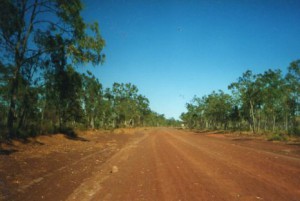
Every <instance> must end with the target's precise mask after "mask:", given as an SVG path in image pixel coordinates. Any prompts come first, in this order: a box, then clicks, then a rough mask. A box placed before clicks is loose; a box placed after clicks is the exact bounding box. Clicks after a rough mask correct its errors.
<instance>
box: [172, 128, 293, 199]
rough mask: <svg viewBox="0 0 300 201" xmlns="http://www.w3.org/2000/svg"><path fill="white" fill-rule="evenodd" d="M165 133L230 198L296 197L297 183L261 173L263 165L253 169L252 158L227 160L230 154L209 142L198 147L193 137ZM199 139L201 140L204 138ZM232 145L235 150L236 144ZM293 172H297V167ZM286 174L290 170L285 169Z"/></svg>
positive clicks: (174, 145) (175, 146)
mask: <svg viewBox="0 0 300 201" xmlns="http://www.w3.org/2000/svg"><path fill="white" fill-rule="evenodd" d="M166 135H167V136H168V138H175V139H177V140H171V139H169V143H171V144H172V146H173V148H174V149H175V148H178V147H180V149H179V148H178V149H179V150H180V151H181V154H182V155H184V156H185V157H187V158H189V159H190V161H193V162H194V163H195V164H198V167H201V169H202V170H205V172H206V174H207V175H209V176H210V177H211V179H212V180H216V181H218V185H220V186H223V188H224V189H226V192H227V193H229V194H230V195H231V196H232V199H231V200H233V199H236V198H238V199H242V200H255V199H264V198H265V200H298V196H299V189H298V186H294V185H291V183H284V182H282V180H281V178H280V177H279V178H278V177H276V176H275V177H274V176H270V175H265V174H264V172H262V171H261V170H262V168H264V166H261V165H260V169H254V168H252V167H251V166H250V165H249V164H251V163H252V162H255V163H256V161H251V160H242V161H241V158H238V159H237V158H235V159H231V157H227V156H230V155H227V154H226V152H222V149H221V150H218V149H217V150H216V147H214V145H213V144H211V143H210V144H209V145H210V146H211V147H209V148H207V147H202V146H201V144H198V145H197V143H195V142H197V141H196V139H194V137H193V139H192V140H191V139H189V140H187V139H186V137H187V136H184V137H181V136H178V135H174V134H171V133H168V132H166ZM202 140H203V141H205V138H203V139H202ZM222 145H223V146H224V147H227V146H229V148H231V145H230V144H228V145H227V146H226V144H222ZM233 148H234V149H237V148H236V147H233ZM223 151H224V149H223ZM195 153H196V154H195ZM240 154H241V153H240ZM241 155H243V154H241ZM272 165H273V166H274V165H276V164H272ZM269 172H273V170H272V169H269ZM297 172H299V169H298V171H297ZM275 174H276V172H275ZM286 174H290V173H289V172H286ZM292 175H293V176H294V177H295V176H297V174H296V173H295V172H294V174H293V173H292ZM298 175H299V174H298ZM294 179H295V178H294ZM297 182H299V181H297V180H296V182H295V183H297ZM287 184H289V185H287ZM291 195H292V196H291Z"/></svg>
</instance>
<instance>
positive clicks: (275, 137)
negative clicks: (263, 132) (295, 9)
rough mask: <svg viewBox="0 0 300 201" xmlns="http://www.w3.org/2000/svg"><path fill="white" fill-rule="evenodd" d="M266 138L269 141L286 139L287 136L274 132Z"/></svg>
mask: <svg viewBox="0 0 300 201" xmlns="http://www.w3.org/2000/svg"><path fill="white" fill-rule="evenodd" d="M268 140H270V141H286V140H287V137H286V135H284V134H282V133H274V134H271V135H269V136H268Z"/></svg>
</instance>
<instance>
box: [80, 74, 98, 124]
mask: <svg viewBox="0 0 300 201" xmlns="http://www.w3.org/2000/svg"><path fill="white" fill-rule="evenodd" d="M82 80H83V90H82V99H83V106H84V110H85V117H86V122H87V127H88V128H92V129H94V128H95V124H97V127H98V126H99V124H100V122H99V121H100V118H99V117H100V116H101V104H102V103H101V99H102V85H101V84H100V82H99V80H98V79H96V78H95V76H94V75H92V73H91V72H89V71H88V72H87V75H85V74H83V75H82Z"/></svg>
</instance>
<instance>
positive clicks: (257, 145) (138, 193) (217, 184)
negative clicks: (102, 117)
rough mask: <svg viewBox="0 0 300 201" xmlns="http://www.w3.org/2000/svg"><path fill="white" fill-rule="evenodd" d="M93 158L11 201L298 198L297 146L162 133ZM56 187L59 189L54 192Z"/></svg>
mask: <svg viewBox="0 0 300 201" xmlns="http://www.w3.org/2000/svg"><path fill="white" fill-rule="evenodd" d="M93 154H94V155H92V156H90V157H89V158H88V159H85V160H84V161H82V162H84V163H90V164H92V166H91V165H89V164H85V166H87V168H89V169H88V170H84V169H81V168H83V167H85V166H83V165H80V164H77V166H78V169H77V170H76V173H74V174H70V172H65V173H64V174H62V173H61V172H59V171H58V172H57V173H53V175H51V176H49V177H48V178H44V179H43V181H36V183H33V184H31V187H30V188H24V191H23V192H22V193H21V195H19V196H12V197H10V198H13V199H15V200H25V201H26V200H54V199H53V198H56V199H55V200H68V201H71V200H80V201H84V200H86V201H96V200H101V201H103V200H108V201H109V200H122V201H126V200H128V201H133V200H166V201H169V200H171V201H173V200H176V201H178V200H181V201H183V200H191V201H193V200H230V201H231V200H245V201H248V200H272V201H276V200H278V201H284V200H287V201H296V200H298V201H299V200H300V147H299V146H296V145H284V144H281V143H272V142H265V141H258V140H251V139H248V138H234V137H223V136H222V135H215V136H214V135H207V134H196V133H192V132H186V131H180V130H175V129H166V128H159V129H147V130H143V131H140V132H138V133H136V135H134V137H132V138H131V139H130V140H129V141H128V143H127V144H126V145H125V146H123V147H122V148H120V149H119V150H118V151H116V152H115V153H114V155H112V156H111V157H108V158H107V160H105V161H103V163H99V164H97V163H95V162H94V160H98V159H97V157H99V156H100V155H101V153H99V156H97V154H96V152H95V153H93ZM86 171H88V173H86ZM58 173H60V174H58ZM55 174H58V176H59V177H55V176H56V175H55ZM72 176H73V177H72ZM83 176H86V177H85V178H84V177H83ZM64 177H65V179H64ZM77 177H80V178H81V179H80V180H78V179H77V181H80V182H78V183H76V184H74V185H72V187H71V188H70V187H66V186H64V185H68V183H67V182H66V181H65V180H67V179H69V180H70V179H71V180H72V179H73V180H76V179H75V178H77ZM55 178H57V182H56V183H55ZM63 181H65V182H63ZM56 184H60V188H56V189H61V190H56V191H53V190H52V186H56ZM43 186H44V187H43ZM45 186H48V189H47V188H45ZM65 187H66V189H67V191H66V192H64V191H63V189H64V188H65ZM54 189H55V188H54ZM33 193H34V194H35V195H32V194H33ZM57 193H60V194H63V196H62V195H61V196H58V197H57ZM29 194H31V195H30V196H29ZM57 198H59V199H57Z"/></svg>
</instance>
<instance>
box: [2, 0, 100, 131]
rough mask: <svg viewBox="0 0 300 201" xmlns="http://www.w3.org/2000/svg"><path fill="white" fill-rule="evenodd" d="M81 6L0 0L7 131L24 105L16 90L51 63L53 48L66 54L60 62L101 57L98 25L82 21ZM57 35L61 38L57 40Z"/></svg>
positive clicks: (55, 1) (95, 61)
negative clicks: (8, 72) (6, 77)
mask: <svg viewBox="0 0 300 201" xmlns="http://www.w3.org/2000/svg"><path fill="white" fill-rule="evenodd" d="M82 8H83V6H82V3H81V2H80V0H74V1H72V2H70V1H67V0H44V1H39V0H18V1H13V0H2V1H1V4H0V48H1V49H0V50H1V51H0V58H1V62H2V63H3V65H5V66H7V67H9V68H11V71H12V73H11V75H10V77H9V85H8V86H9V89H8V101H7V102H8V103H7V104H8V112H7V128H8V130H9V134H12V133H13V131H14V128H15V126H14V125H15V122H16V121H19V120H20V117H19V116H18V113H19V110H22V109H23V108H24V107H25V105H23V104H22V102H23V101H22V97H21V95H20V94H19V93H18V91H19V90H26V88H27V89H29V88H30V87H22V86H21V85H30V84H31V82H32V79H34V78H36V77H38V76H37V75H36V76H30V75H33V74H35V73H37V72H38V73H40V72H41V71H42V70H44V69H48V67H49V66H51V65H49V64H50V63H51V62H52V63H53V60H51V56H50V55H51V54H52V55H53V52H57V51H59V50H61V49H62V48H63V51H64V53H65V56H66V57H67V58H66V59H65V61H62V60H61V61H60V62H72V63H76V64H78V63H85V62H92V63H93V64H98V63H100V62H102V61H103V60H104V55H103V54H101V51H102V48H103V46H104V40H103V39H102V37H101V35H100V33H99V28H98V25H97V24H96V23H93V24H87V23H86V22H84V20H83V18H82V17H81V15H80V12H81V10H82ZM58 38H61V40H60V42H61V43H59V44H58V43H57V40H58ZM52 43H53V44H52ZM54 44H55V45H54ZM33 64H38V65H33ZM52 66H53V65H52ZM26 79H27V80H26ZM24 80H25V81H24ZM20 86H21V87H20ZM24 88H25V89H24Z"/></svg>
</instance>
